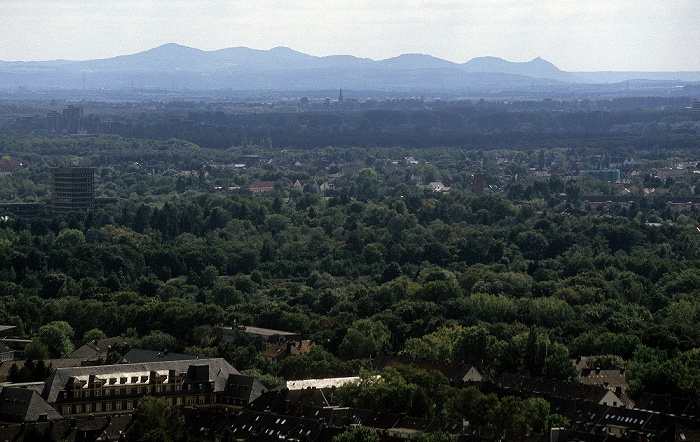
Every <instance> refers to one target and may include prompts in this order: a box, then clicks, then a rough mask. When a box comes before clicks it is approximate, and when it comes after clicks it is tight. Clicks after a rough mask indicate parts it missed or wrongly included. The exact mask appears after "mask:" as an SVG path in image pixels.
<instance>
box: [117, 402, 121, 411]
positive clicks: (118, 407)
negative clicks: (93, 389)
mask: <svg viewBox="0 0 700 442" xmlns="http://www.w3.org/2000/svg"><path fill="white" fill-rule="evenodd" d="M116 409H117V411H119V410H121V409H122V401H117V406H116Z"/></svg>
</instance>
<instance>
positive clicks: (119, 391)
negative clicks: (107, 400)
mask: <svg viewBox="0 0 700 442" xmlns="http://www.w3.org/2000/svg"><path fill="white" fill-rule="evenodd" d="M114 394H116V395H117V396H119V395H120V394H122V389H121V388H117V389H115V390H114Z"/></svg>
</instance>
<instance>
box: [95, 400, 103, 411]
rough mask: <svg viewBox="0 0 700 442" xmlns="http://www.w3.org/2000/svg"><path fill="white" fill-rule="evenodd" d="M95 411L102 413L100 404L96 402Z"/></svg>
mask: <svg viewBox="0 0 700 442" xmlns="http://www.w3.org/2000/svg"><path fill="white" fill-rule="evenodd" d="M95 411H97V412H100V411H102V402H97V403H96V404H95Z"/></svg>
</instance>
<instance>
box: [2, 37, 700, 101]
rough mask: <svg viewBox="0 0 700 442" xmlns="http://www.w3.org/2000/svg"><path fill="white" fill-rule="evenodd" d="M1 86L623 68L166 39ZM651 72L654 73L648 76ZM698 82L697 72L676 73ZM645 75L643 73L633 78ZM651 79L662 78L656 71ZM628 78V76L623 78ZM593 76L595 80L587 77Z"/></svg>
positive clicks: (491, 82) (441, 84)
mask: <svg viewBox="0 0 700 442" xmlns="http://www.w3.org/2000/svg"><path fill="white" fill-rule="evenodd" d="M0 73H2V74H3V75H0V87H6V88H7V87H17V86H24V87H44V88H45V87H49V88H54V87H58V88H76V87H83V88H85V87H88V86H89V87H94V88H124V87H129V86H130V85H131V86H132V87H136V86H138V87H146V88H204V89H212V88H221V89H241V90H254V89H270V88H272V89H290V90H296V89H308V88H316V89H333V88H335V87H336V86H341V85H342V86H343V87H344V88H358V89H360V88H361V89H367V88H372V89H376V90H423V91H445V90H451V91H458V90H479V91H484V90H513V89H518V90H531V89H532V88H535V87H538V86H542V87H559V86H560V85H566V84H586V83H587V84H594V83H596V82H598V83H605V82H606V79H607V78H615V79H619V78H623V79H625V76H626V75H625V73H620V72H618V73H615V75H613V74H611V73H607V74H595V75H593V74H590V75H588V74H587V73H576V72H566V71H562V70H561V69H559V68H558V67H557V66H555V65H554V64H553V63H551V62H549V61H547V60H545V59H543V58H541V57H536V58H534V59H532V60H530V61H525V62H511V61H507V60H504V59H502V58H500V57H494V56H485V57H475V58H473V59H471V60H469V61H467V62H464V63H456V62H452V61H448V60H443V59H441V58H438V57H434V56H432V55H427V54H415V53H413V54H401V55H398V56H396V57H390V58H387V59H383V60H373V59H370V58H360V57H356V56H353V55H327V56H315V55H309V54H305V53H303V52H299V51H296V50H294V49H291V48H288V47H286V46H278V47H274V48H272V49H268V50H261V49H251V48H247V47H244V46H236V47H228V48H222V49H216V50H211V51H205V50H201V49H197V48H193V47H189V46H184V45H180V44H177V43H166V44H163V45H160V46H157V47H154V48H151V49H148V50H145V51H141V52H137V53H134V54H127V55H119V56H116V57H109V58H102V59H94V60H83V61H71V60H53V61H29V62H26V61H25V62H7V61H0ZM649 77H653V76H652V75H649ZM681 77H683V78H685V79H686V81H688V79H690V81H694V79H696V78H697V81H700V73H697V75H695V74H694V73H689V74H688V75H685V76H683V75H678V78H681ZM634 78H643V77H639V76H637V77H634ZM654 78H655V79H668V78H666V77H664V75H661V74H659V75H656V76H655V77H654ZM626 79H632V77H629V76H627V78H626ZM591 80H593V81H591Z"/></svg>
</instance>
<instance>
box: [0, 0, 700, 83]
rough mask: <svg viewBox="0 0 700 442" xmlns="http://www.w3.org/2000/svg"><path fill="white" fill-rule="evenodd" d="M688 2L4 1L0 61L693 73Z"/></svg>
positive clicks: (698, 8)
mask: <svg viewBox="0 0 700 442" xmlns="http://www.w3.org/2000/svg"><path fill="white" fill-rule="evenodd" d="M698 17H700V2H698V1H697V0H675V1H669V0H606V1H601V0H588V1H579V0H539V1H533V0H387V1H384V2H376V1H369V0H358V1H354V2H352V3H351V2H345V1H340V0H326V1H320V0H290V1H286V2H279V1H273V0H260V1H256V2H249V1H243V0H189V1H185V0H152V1H149V2H144V1H135V0H89V1H88V0H4V1H0V29H1V30H2V31H3V32H1V33H0V60H4V61H34V60H56V59H66V60H87V59H95V58H109V57H115V56H119V55H127V54H133V53H136V52H141V51H144V50H148V49H151V48H154V47H156V46H159V45H162V44H165V43H177V44H181V45H185V46H190V47H194V48H197V49H202V50H215V49H222V48H228V47H236V46H245V47H249V48H253V49H270V48H273V47H276V46H286V47H289V48H292V49H294V50H296V51H300V52H304V53H306V54H310V55H315V56H326V55H353V56H356V57H364V58H371V59H373V60H382V59H386V58H391V57H395V56H398V55H401V54H407V53H423V54H428V55H432V56H435V57H439V58H442V59H445V60H450V61H454V62H457V63H463V62H466V61H468V60H470V59H472V58H474V57H481V56H495V57H501V58H503V59H506V60H509V61H516V62H518V61H529V60H532V59H533V58H535V57H542V58H544V59H546V60H548V61H550V62H552V63H554V64H555V65H556V66H557V67H559V68H560V69H562V70H565V71H700V44H698V42H700V26H698V25H699V24H700V19H698Z"/></svg>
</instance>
